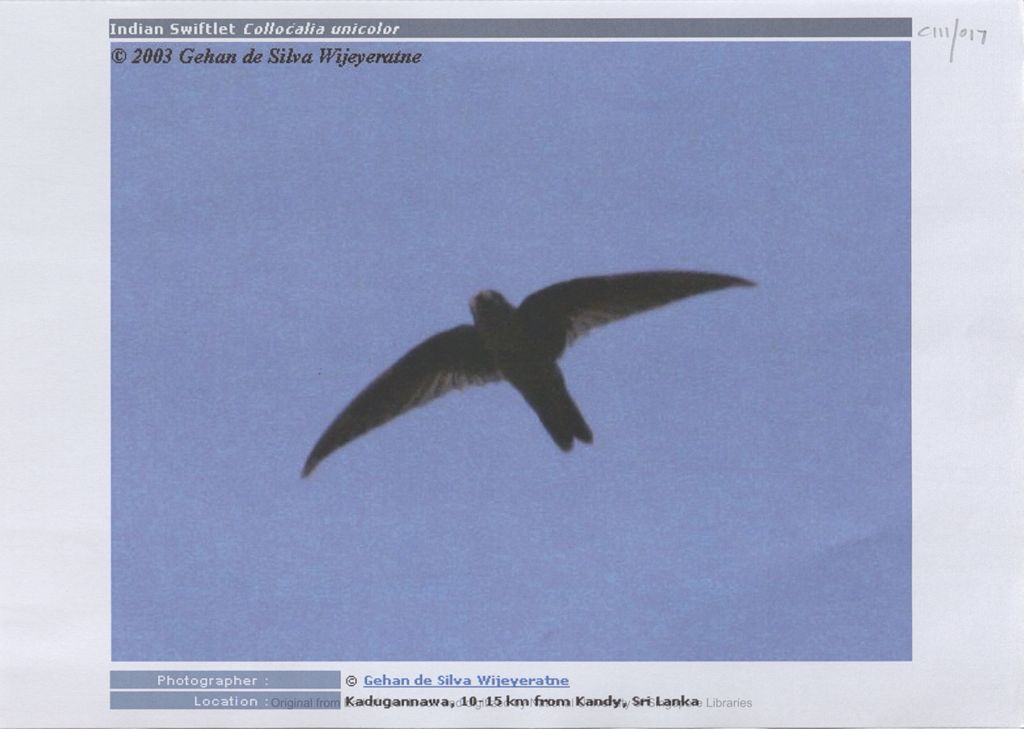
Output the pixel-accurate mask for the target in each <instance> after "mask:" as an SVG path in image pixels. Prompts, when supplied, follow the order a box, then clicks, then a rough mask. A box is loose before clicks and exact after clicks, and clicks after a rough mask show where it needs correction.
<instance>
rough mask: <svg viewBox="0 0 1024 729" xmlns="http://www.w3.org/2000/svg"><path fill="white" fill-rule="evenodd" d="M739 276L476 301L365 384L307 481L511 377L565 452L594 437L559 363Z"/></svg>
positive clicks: (616, 280) (621, 279)
mask: <svg viewBox="0 0 1024 729" xmlns="http://www.w3.org/2000/svg"><path fill="white" fill-rule="evenodd" d="M754 285H755V284H754V282H753V281H749V280H747V279H745V278H740V277H738V276H727V275H724V274H719V273H706V272H702V271H647V272H640V273H622V274H612V275H606V276H587V277H583V278H574V279H571V280H569V281H562V282H560V283H556V284H553V285H551V286H547V287H545V288H542V289H540V290H538V291H535V292H534V293H532V294H530V295H529V296H527V297H526V298H525V299H523V301H522V302H521V303H520V304H519V306H518V307H516V306H513V305H512V304H510V303H509V302H508V301H507V300H506V299H505V297H504V296H502V295H501V294H500V293H498V292H497V291H493V290H486V291H481V292H479V293H477V294H476V295H474V296H473V297H472V298H471V299H470V302H469V309H470V312H471V314H472V317H473V323H472V324H461V325H459V326H456V327H454V328H452V329H447V330H445V331H442V332H440V333H438V334H435V335H433V336H431V337H429V338H427V339H426V340H424V341H423V342H421V343H420V344H418V345H416V346H415V347H413V348H412V349H411V350H409V351H408V352H407V353H406V354H405V355H404V356H402V357H401V358H400V359H399V360H398V361H397V362H395V363H394V364H393V365H392V366H391V367H389V368H388V369H387V370H385V371H384V372H383V373H381V374H380V375H379V376H378V377H377V378H376V379H374V380H373V381H372V382H371V383H370V384H369V385H367V386H366V387H365V388H364V389H363V390H362V391H361V392H360V393H359V394H358V395H356V396H355V398H354V399H353V400H352V401H351V402H350V403H349V404H348V406H347V407H345V409H344V410H342V411H341V413H340V414H339V415H338V416H337V417H336V418H335V419H334V421H333V422H332V423H331V424H330V425H329V426H328V427H327V430H325V431H324V433H323V435H321V436H320V439H319V440H318V441H317V442H316V444H315V445H314V446H313V449H312V451H311V452H310V454H309V457H308V458H307V459H306V462H305V464H304V466H303V468H302V477H303V478H305V477H307V476H309V475H310V474H311V473H312V472H313V470H314V469H315V468H316V467H317V466H318V465H319V464H320V462H321V461H323V460H324V459H325V458H327V456H329V455H331V454H332V453H333V452H334V451H336V450H338V449H339V448H341V447H342V446H344V445H346V444H347V443H350V442H351V441H353V440H355V439H356V438H358V437H360V436H362V435H365V434H366V433H367V432H369V431H371V430H373V429H374V428H377V427H379V426H381V425H384V424H385V423H387V422H389V421H391V420H393V419H394V418H396V417H398V416H399V415H401V414H402V413H405V412H407V411H409V410H411V409H413V408H416V407H419V406H421V405H425V404H426V403H428V402H430V401H432V400H434V399H436V398H438V397H440V396H442V395H444V394H445V393H448V392H451V391H452V390H458V389H462V388H465V387H469V386H472V385H484V384H487V383H492V382H501V381H505V382H508V383H509V384H511V385H512V387H514V388H515V389H516V390H518V391H519V393H520V394H521V395H522V396H523V398H524V399H525V400H526V402H527V404H528V405H529V406H530V407H531V408H532V409H533V411H534V412H535V413H536V414H537V417H538V418H539V419H540V422H541V424H542V425H543V426H544V428H545V429H546V430H547V432H548V434H549V435H550V436H551V439H552V440H553V441H554V442H555V443H556V444H557V445H558V447H559V448H561V449H562V450H563V451H566V452H568V451H570V450H572V447H573V444H574V442H575V441H577V440H578V441H580V442H582V443H592V442H593V438H594V436H593V433H592V431H591V429H590V426H589V425H587V422H586V420H584V418H583V414H582V413H581V412H580V410H579V407H578V406H577V405H576V402H575V401H574V400H573V399H572V396H571V395H570V394H569V391H568V389H567V387H566V384H565V377H564V376H563V374H562V371H561V369H560V368H559V366H558V360H559V358H560V357H561V356H562V354H563V353H564V352H565V350H566V349H567V348H568V347H569V346H570V345H571V344H573V342H575V341H576V340H578V339H579V338H580V337H582V336H583V335H584V334H587V333H588V332H590V331H591V330H592V329H594V328H595V327H599V326H602V325H604V324H608V323H610V322H613V321H616V320H619V319H623V318H625V317H627V316H630V315H632V314H639V313H641V312H644V311H648V310H650V309H654V308H657V307H660V306H664V305H665V304H669V303H672V302H674V301H677V300H679V299H684V298H686V297H688V296H695V295H697V294H703V293H707V292H710V291H716V290H719V289H725V288H729V287H734V286H754Z"/></svg>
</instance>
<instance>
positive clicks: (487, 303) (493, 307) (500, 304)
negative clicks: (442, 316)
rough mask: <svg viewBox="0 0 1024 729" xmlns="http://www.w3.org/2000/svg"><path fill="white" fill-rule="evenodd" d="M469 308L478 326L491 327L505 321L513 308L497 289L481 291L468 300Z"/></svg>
mask: <svg viewBox="0 0 1024 729" xmlns="http://www.w3.org/2000/svg"><path fill="white" fill-rule="evenodd" d="M469 310H470V311H471V312H473V321H474V322H475V323H476V325H477V327H478V328H488V329H490V328H493V326H494V325H496V324H499V323H501V322H503V321H506V320H507V319H508V318H510V317H511V316H512V313H513V312H514V311H515V309H513V308H512V305H511V304H510V303H508V301H506V300H505V297H504V296H502V295H501V294H499V293H498V292H497V291H490V290H488V291H481V292H480V293H478V294H477V295H476V296H474V297H473V298H472V299H470V300H469Z"/></svg>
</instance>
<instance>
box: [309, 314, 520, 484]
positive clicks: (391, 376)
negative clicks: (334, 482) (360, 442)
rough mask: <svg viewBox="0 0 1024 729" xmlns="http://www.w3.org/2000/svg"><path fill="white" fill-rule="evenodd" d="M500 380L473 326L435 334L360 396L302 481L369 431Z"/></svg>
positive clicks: (316, 450)
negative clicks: (442, 399) (445, 397)
mask: <svg viewBox="0 0 1024 729" xmlns="http://www.w3.org/2000/svg"><path fill="white" fill-rule="evenodd" d="M500 379H501V375H500V374H499V372H498V368H497V366H496V365H495V363H494V359H493V358H492V357H491V355H490V354H488V352H487V350H486V349H485V348H484V345H483V342H482V341H481V339H480V336H479V335H478V334H477V332H476V329H474V328H473V327H472V326H469V325H468V324H464V325H462V326H458V327H455V328H454V329H449V330H447V331H444V332H441V333H440V334H435V335H434V336H432V337H430V338H429V339H427V340H426V341H424V342H421V343H420V344H418V345H417V346H415V347H413V348H412V349H411V350H409V352H407V353H406V354H405V356H403V357H402V358H401V359H400V360H398V361H397V362H395V364H393V365H392V366H391V367H390V368H389V369H388V370H386V371H385V372H383V373H382V374H381V375H380V376H379V377H377V379H375V380H374V381H373V382H371V383H370V384H369V385H367V386H366V388H365V389H364V390H363V391H362V392H360V393H359V394H358V395H356V397H355V399H354V400H352V402H351V403H349V404H348V407H346V408H345V409H344V410H343V411H342V412H341V414H340V415H339V416H338V417H337V418H335V420H334V422H333V423H331V425H330V427H328V428H327V430H326V431H325V432H324V434H323V435H322V436H320V440H318V441H317V443H316V445H315V446H314V447H313V450H312V452H311V453H310V454H309V458H307V459H306V465H305V466H304V467H303V469H302V475H303V477H305V476H308V475H309V474H310V473H312V471H313V469H314V468H316V467H317V464H318V463H320V461H322V460H323V459H324V458H326V457H327V456H328V455H330V454H331V453H333V452H334V451H335V450H337V449H338V448H341V447H342V446H343V445H345V444H346V443H348V442H350V441H352V440H355V439H356V438H358V437H359V436H361V435H363V434H364V433H366V432H367V431H369V430H372V429H373V428H376V427H378V426H380V425H383V424H384V423H386V422H388V421H389V420H392V419H394V418H396V417H398V416H399V415H401V414H402V413H404V412H406V411H408V410H411V409H412V408H415V407H418V406H420V405H425V404H426V403H428V402H430V401H431V400H434V399H435V398H438V397H440V396H441V395H444V394H445V393H446V392H450V391H451V390H455V389H462V388H463V387H467V386H469V385H482V384H485V383H487V382H496V381H498V380H500Z"/></svg>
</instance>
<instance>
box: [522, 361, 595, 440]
mask: <svg viewBox="0 0 1024 729" xmlns="http://www.w3.org/2000/svg"><path fill="white" fill-rule="evenodd" d="M545 385H546V386H545V387H543V388H538V389H534V388H529V390H527V391H524V392H523V394H524V395H525V396H526V401H527V402H528V403H530V407H532V408H533V410H534V412H536V413H537V417H539V418H540V422H541V423H543V425H544V427H545V428H546V429H547V431H548V433H549V434H550V435H551V438H552V440H554V441H555V443H557V444H558V447H559V448H561V449H562V450H563V451H570V450H572V446H573V441H574V440H580V441H582V442H583V443H593V442H594V434H593V433H591V432H590V426H589V425H587V421H586V420H584V419H583V414H582V413H581V412H580V409H579V408H578V407H577V406H576V403H575V402H574V401H573V399H572V396H571V395H570V394H569V391H568V390H567V389H566V387H565V380H563V379H562V377H561V374H560V373H559V376H558V377H557V378H552V380H551V381H550V382H548V383H545Z"/></svg>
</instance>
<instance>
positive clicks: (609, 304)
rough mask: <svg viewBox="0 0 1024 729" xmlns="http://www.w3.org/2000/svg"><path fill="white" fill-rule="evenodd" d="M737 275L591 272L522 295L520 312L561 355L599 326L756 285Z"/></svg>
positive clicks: (538, 336) (537, 336) (552, 350)
mask: <svg viewBox="0 0 1024 729" xmlns="http://www.w3.org/2000/svg"><path fill="white" fill-rule="evenodd" d="M753 285H754V284H753V283H752V282H751V281H748V280H747V279H745V278H739V277H738V276H725V275H723V274H719V273H704V272H700V271H650V272H646V273H623V274H617V275H613V276H590V277H587V278H574V279H572V280H571V281H563V282H561V283H556V284H554V285H552V286H548V287H547V288H543V289H541V290H540V291H535V292H534V293H532V294H530V295H529V296H527V297H526V298H525V299H523V302H522V303H521V304H520V305H519V310H518V312H519V315H520V316H521V317H522V318H523V321H524V322H525V323H526V326H527V328H528V329H529V330H530V333H531V334H532V335H533V337H534V339H535V341H537V342H539V343H541V345H542V346H543V347H544V350H545V351H544V354H545V355H547V356H550V357H560V356H561V355H562V352H564V351H565V348H566V347H568V346H569V345H570V344H572V343H573V342H574V341H576V340H577V339H579V338H580V337H581V336H583V335H584V334H586V333H587V332H589V331H590V330H591V329H593V328H594V327H598V326H601V325H602V324H608V323H609V322H613V321H616V320H618V319H622V318H624V317H627V316H630V315H632V314H639V313H640V312H642V311H648V310H650V309H654V308H656V307H659V306H664V305H665V304H668V303H671V302H673V301H676V300H678V299H683V298H686V297H687V296H694V295H696V294H703V293H705V292H708V291H715V290H717V289H724V288H728V287H730V286H753Z"/></svg>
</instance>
